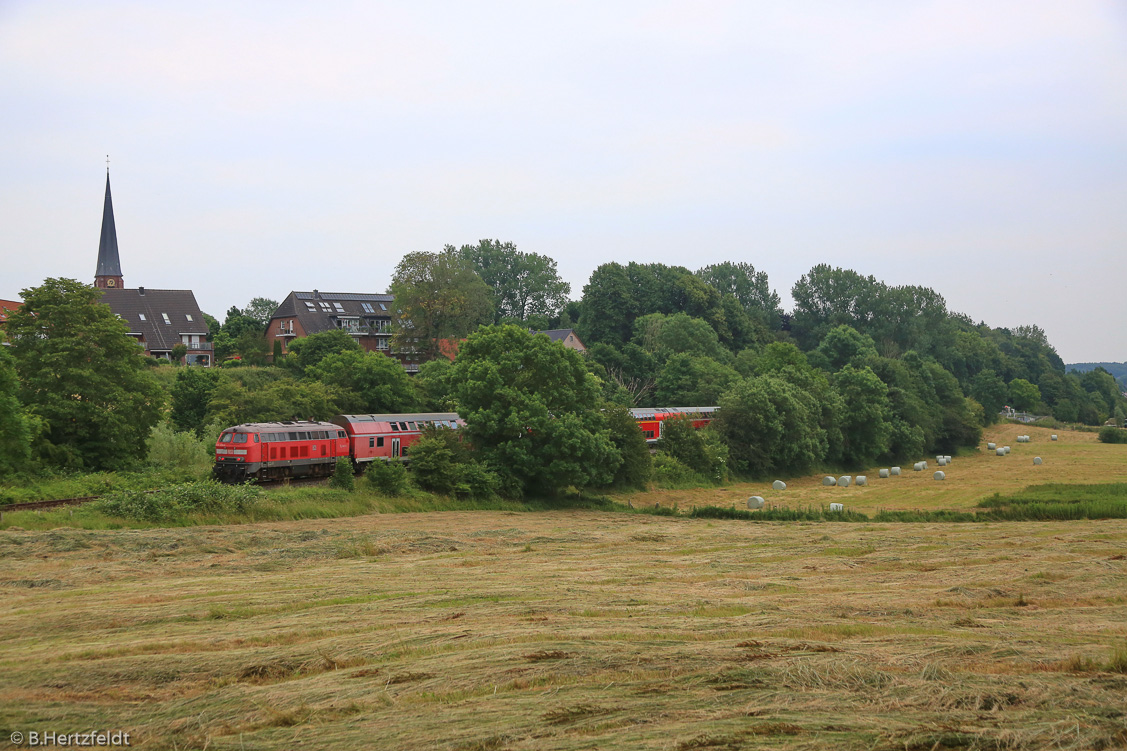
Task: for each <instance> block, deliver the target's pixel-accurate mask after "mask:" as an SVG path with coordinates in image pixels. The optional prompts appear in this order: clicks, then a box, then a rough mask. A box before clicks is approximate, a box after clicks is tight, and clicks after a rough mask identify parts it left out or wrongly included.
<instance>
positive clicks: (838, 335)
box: [816, 325, 877, 370]
mask: <svg viewBox="0 0 1127 751" xmlns="http://www.w3.org/2000/svg"><path fill="white" fill-rule="evenodd" d="M816 351H817V352H818V353H819V354H820V355H822V356H823V357H825V359H826V362H827V363H828V364H829V366H830V369H831V370H841V369H842V368H844V367H845V366H846V365H848V364H850V363H852V364H853V365H855V366H863V365H864V364H865V363H866V362H867V361H868V360H870V359H871V358H873V357H876V355H877V348H876V345H875V344H874V343H873V338H872V337H871V336H867V335H865V334H862V333H861V332H859V331H858V330H857V329H855V328H853V327H852V326H845V325H841V326H835V327H833V328H832V329H830V330H829V331H828V332H826V335H825V336H824V337H822V341H821V343H820V344H818V349H817V350H816Z"/></svg>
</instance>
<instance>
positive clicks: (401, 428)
mask: <svg viewBox="0 0 1127 751" xmlns="http://www.w3.org/2000/svg"><path fill="white" fill-rule="evenodd" d="M399 429H400V430H406V429H407V423H405V422H401V423H399Z"/></svg>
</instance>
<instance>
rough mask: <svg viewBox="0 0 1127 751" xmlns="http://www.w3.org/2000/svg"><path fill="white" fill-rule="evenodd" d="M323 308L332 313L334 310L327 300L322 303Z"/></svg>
mask: <svg viewBox="0 0 1127 751" xmlns="http://www.w3.org/2000/svg"><path fill="white" fill-rule="evenodd" d="M321 310H323V311H325V312H326V313H331V312H332V310H333V307H332V306H331V305H329V304H328V303H327V302H322V303H321Z"/></svg>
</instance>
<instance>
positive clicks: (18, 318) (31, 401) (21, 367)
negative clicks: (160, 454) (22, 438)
mask: <svg viewBox="0 0 1127 751" xmlns="http://www.w3.org/2000/svg"><path fill="white" fill-rule="evenodd" d="M101 294H102V293H101V291H99V290H97V289H95V288H94V287H91V286H89V285H85V284H81V283H80V282H76V281H74V280H72V279H47V280H46V281H45V282H44V283H43V284H42V285H41V286H39V287H34V288H31V289H25V290H23V291H22V295H23V299H24V304H23V307H21V308H20V309H19V310H18V311H17V312H15V313H13V314H12V315H11V316H10V317H9V319H8V323H7V330H8V336H9V337H10V339H11V342H12V347H11V350H12V355H13V356H14V358H15V362H16V371H17V373H18V374H19V378H20V383H21V387H22V389H21V400H22V401H23V403H24V404H25V405H26V407H27V409H28V411H29V412H30V413H31V414H32V415H34V416H35V417H36V418H38V419H39V420H41V421H42V425H43V431H42V432H41V433H40V439H39V441H38V446H37V448H38V452H39V453H40V455H41V456H42V457H43V458H44V459H45V460H46V461H48V462H49V463H52V464H56V465H59V466H66V467H75V468H91V469H116V468H119V467H122V466H126V465H128V464H130V463H132V462H135V461H138V460H140V459H143V458H144V455H145V441H146V439H147V438H148V437H149V432H150V431H151V430H152V427H153V425H155V424H156V423H157V420H158V419H159V416H160V414H161V411H162V410H163V407H164V404H163V393H162V391H161V388H160V385H159V384H158V383H157V381H156V379H155V378H154V377H153V375H152V374H151V373H150V372H149V370H148V368H147V367H146V365H145V360H144V356H143V353H142V351H141V348H140V347H138V346H137V343H136V342H135V341H134V340H133V339H132V338H131V337H130V336H129V335H128V334H127V333H126V328H125V324H124V323H123V322H122V321H121V320H120V319H119V318H117V317H116V316H115V315H114V314H113V312H112V311H111V310H110V308H109V306H108V305H102V304H99V303H98V298H99V297H100V296H101Z"/></svg>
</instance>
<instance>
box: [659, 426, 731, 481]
mask: <svg viewBox="0 0 1127 751" xmlns="http://www.w3.org/2000/svg"><path fill="white" fill-rule="evenodd" d="M657 445H658V449H659V450H660V451H661V452H663V453H665V454H668V455H669V456H671V457H673V458H674V459H676V460H677V461H679V462H680V463H681V464H684V465H685V466H686V467H688V468H689V469H690V470H692V471H693V472H696V473H697V474H699V475H701V476H703V477H706V478H708V479H709V480H712V481H713V482H723V481H724V480H726V479H728V446H727V445H726V444H725V443H724V442H723V440H721V439H720V436H719V435H718V434H717V433H716V432H715V431H713V430H697V429H696V428H694V427H693V422H692V420H691V419H689V418H687V417H681V418H676V419H672V420H665V421H664V422H663V423H662V428H661V440H660V441H658V444H657Z"/></svg>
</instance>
